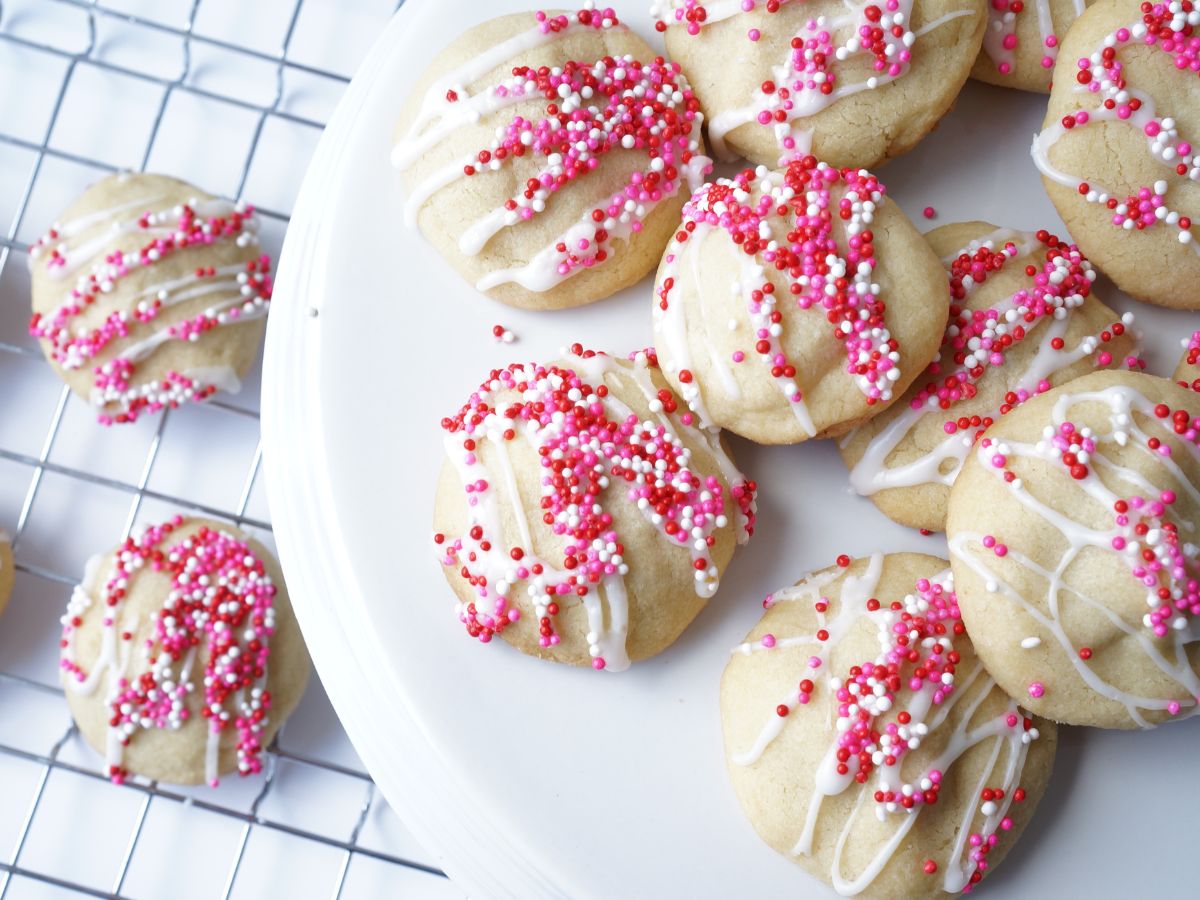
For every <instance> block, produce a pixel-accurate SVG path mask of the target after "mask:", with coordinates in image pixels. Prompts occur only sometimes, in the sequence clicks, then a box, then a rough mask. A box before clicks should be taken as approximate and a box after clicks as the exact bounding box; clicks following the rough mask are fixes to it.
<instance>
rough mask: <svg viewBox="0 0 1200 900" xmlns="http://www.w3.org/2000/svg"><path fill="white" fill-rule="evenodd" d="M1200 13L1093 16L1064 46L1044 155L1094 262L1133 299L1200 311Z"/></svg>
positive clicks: (1040, 161) (1174, 10)
mask: <svg viewBox="0 0 1200 900" xmlns="http://www.w3.org/2000/svg"><path fill="white" fill-rule="evenodd" d="M1186 7H1187V9H1190V8H1191V3H1190V0H1189V2H1187V3H1186ZM1195 16H1196V13H1195V12H1191V13H1188V12H1186V11H1185V10H1184V5H1182V4H1180V3H1178V2H1176V3H1171V4H1162V3H1160V4H1155V5H1154V6H1152V7H1148V11H1147V12H1142V10H1141V7H1140V6H1139V4H1138V3H1136V2H1133V0H1102V2H1099V3H1096V4H1095V5H1094V6H1092V7H1090V8H1089V9H1088V10H1087V11H1086V12H1085V13H1084V14H1083V15H1082V16H1080V17H1079V19H1078V20H1077V21H1076V23H1075V24H1074V25H1072V26H1071V30H1070V31H1069V32H1068V33H1067V36H1066V39H1065V40H1064V41H1063V46H1062V51H1061V53H1060V54H1059V57H1058V62H1057V64H1056V65H1055V69H1054V88H1053V90H1052V91H1051V92H1050V104H1049V108H1048V110H1047V112H1046V120H1045V123H1044V124H1043V126H1042V131H1041V133H1039V134H1038V135H1037V136H1036V137H1035V138H1034V142H1033V151H1032V152H1033V159H1034V162H1035V163H1036V165H1037V166H1038V168H1039V169H1040V170H1041V172H1042V181H1043V183H1044V184H1045V186H1046V190H1047V192H1048V193H1049V195H1050V199H1051V200H1052V201H1053V202H1054V205H1055V207H1056V208H1057V209H1058V212H1059V215H1061V216H1062V219H1063V222H1065V223H1066V226H1067V230H1068V231H1070V233H1071V235H1072V236H1073V237H1074V239H1075V241H1076V243H1078V244H1079V247H1080V249H1082V250H1083V252H1084V253H1085V254H1087V256H1088V258H1089V259H1091V260H1092V262H1093V263H1095V264H1096V265H1097V266H1098V267H1099V268H1100V269H1101V271H1103V272H1104V273H1105V274H1106V275H1108V276H1109V277H1110V278H1111V279H1112V280H1113V281H1115V282H1116V283H1117V286H1118V287H1120V288H1121V290H1123V291H1125V292H1126V293H1128V294H1131V295H1133V296H1134V297H1137V298H1139V299H1141V300H1145V301H1147V302H1149V303H1156V304H1158V305H1160V306H1170V307H1175V308H1179V309H1200V244H1197V243H1196V241H1195V240H1194V237H1195V235H1194V234H1193V231H1192V221H1193V219H1194V218H1195V217H1196V215H1197V214H1200V185H1197V183H1196V182H1197V180H1198V179H1200V159H1198V158H1197V156H1196V154H1195V151H1194V150H1193V144H1192V143H1191V142H1193V141H1197V140H1200V91H1197V90H1196V89H1195V85H1196V73H1195V72H1194V71H1191V68H1190V67H1192V66H1195V65H1197V64H1200V45H1198V44H1197V42H1196V38H1195V37H1194V36H1190V37H1189V36H1188V35H1190V33H1191V31H1192V29H1193V28H1194V25H1188V24H1186V20H1187V19H1188V18H1189V17H1192V18H1195ZM1185 32H1186V33H1185Z"/></svg>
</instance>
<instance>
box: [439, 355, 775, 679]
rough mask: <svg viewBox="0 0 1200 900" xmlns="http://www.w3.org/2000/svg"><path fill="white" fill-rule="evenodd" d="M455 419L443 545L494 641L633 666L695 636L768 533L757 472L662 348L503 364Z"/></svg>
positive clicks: (467, 619)
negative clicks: (738, 561) (697, 406)
mask: <svg viewBox="0 0 1200 900" xmlns="http://www.w3.org/2000/svg"><path fill="white" fill-rule="evenodd" d="M442 428H443V430H444V432H445V434H444V442H445V447H446V462H445V464H444V466H443V467H442V473H441V477H440V479H439V481H438V492H437V501H436V508H435V511H434V531H435V534H434V544H435V549H436V551H437V553H438V556H439V558H440V560H441V562H442V564H443V567H444V568H443V571H444V573H445V575H446V579H447V581H449V583H450V585H451V587H452V588H453V589H454V592H455V594H456V595H457V596H458V600H459V603H458V606H457V615H458V618H459V620H460V621H461V622H462V623H463V625H464V626H465V627H466V630H467V632H468V634H470V635H472V636H473V637H475V638H477V639H479V640H480V641H483V642H485V643H486V642H488V641H490V640H491V639H492V637H493V635H496V634H499V635H500V636H501V637H502V638H504V639H505V640H506V641H508V642H509V643H511V644H512V645H513V646H515V647H517V648H518V649H519V650H521V651H523V652H525V653H530V654H533V655H534V656H540V657H543V658H545V659H552V660H557V661H559V662H568V663H573V664H575V665H587V664H591V665H592V666H593V667H594V668H597V669H604V668H607V669H610V670H613V671H620V670H622V669H624V668H626V667H627V666H628V665H629V663H630V662H631V661H637V660H641V659H645V658H647V657H649V656H653V655H654V654H656V653H658V652H659V651H661V650H663V649H664V648H666V647H667V646H668V645H670V644H671V643H672V642H673V641H674V640H675V639H676V638H677V637H678V636H679V635H680V633H681V632H682V631H683V629H684V628H686V627H687V625H688V623H689V622H691V621H692V619H693V618H694V617H695V616H696V614H697V613H698V612H699V611H700V609H701V608H702V607H703V606H704V603H705V601H706V600H707V599H708V598H709V597H711V596H712V595H713V593H715V591H716V589H717V584H718V581H719V579H720V577H721V575H722V574H723V573H724V571H725V567H726V566H727V565H728V563H729V560H730V557H732V555H733V551H734V546H735V545H736V544H738V543H741V542H743V541H745V540H746V539H747V538H749V536H750V534H751V533H752V532H753V530H754V520H755V501H754V492H755V484H754V482H748V481H746V479H745V478H744V477H743V476H742V475H741V474H740V473H739V472H738V471H737V469H736V468H735V467H734V463H733V460H732V459H730V457H729V455H728V453H727V451H726V450H725V448H724V447H723V446H722V443H721V437H720V434H719V433H718V432H716V431H715V430H708V429H702V428H699V427H697V425H696V423H695V419H694V416H693V414H692V413H691V412H689V411H688V410H687V407H686V406H685V405H684V404H682V403H681V402H679V401H678V400H677V399H676V398H675V396H674V395H673V394H672V393H671V391H670V390H669V389H668V388H667V385H666V382H665V381H664V380H663V378H662V376H661V375H660V374H659V372H658V367H657V361H656V360H655V359H654V357H653V356H652V355H648V353H646V352H642V353H638V354H636V355H634V357H633V358H632V360H620V359H614V358H612V357H609V356H606V355H604V354H596V353H593V352H592V351H590V350H588V351H584V350H583V349H582V348H580V347H579V345H575V346H574V347H573V348H572V351H571V354H570V355H569V357H568V358H567V359H566V360H565V361H560V362H554V363H549V364H546V365H540V364H537V363H526V364H513V365H511V366H508V367H507V368H505V369H497V370H494V371H493V372H492V373H491V375H490V376H489V377H488V379H487V380H486V381H485V382H484V383H483V384H482V385H480V387H479V388H478V390H477V391H476V392H475V393H474V394H472V395H471V398H470V400H469V401H468V402H467V404H466V405H465V406H463V408H462V409H461V410H460V411H459V412H458V413H456V414H455V415H453V416H451V417H448V418H446V419H443V421H442Z"/></svg>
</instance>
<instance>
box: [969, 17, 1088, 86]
mask: <svg viewBox="0 0 1200 900" xmlns="http://www.w3.org/2000/svg"><path fill="white" fill-rule="evenodd" d="M1091 2H1092V0H1036V2H1030V3H1026V2H1025V0H987V14H988V24H987V31H985V32H984V35H983V49H982V50H980V52H979V57H978V59H976V60H975V66H974V68H972V69H971V77H972V78H975V79H978V80H979V81H986V82H988V83H989V84H998V85H1000V86H1001V87H1011V88H1017V89H1019V90H1022V91H1038V92H1040V93H1043V94H1045V93H1049V91H1050V81H1051V73H1052V72H1053V69H1054V63H1055V60H1057V59H1058V48H1059V46H1060V45H1061V44H1062V38H1063V35H1065V34H1066V33H1067V29H1068V28H1070V27H1071V24H1072V23H1073V22H1074V21H1075V20H1076V19H1077V18H1079V16H1081V15H1082V14H1083V11H1084V10H1085V9H1087V7H1088V5H1089V4H1090V3H1091Z"/></svg>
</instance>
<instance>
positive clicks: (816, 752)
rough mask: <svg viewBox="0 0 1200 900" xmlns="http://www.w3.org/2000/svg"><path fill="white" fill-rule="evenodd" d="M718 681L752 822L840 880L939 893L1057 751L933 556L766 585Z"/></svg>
mask: <svg viewBox="0 0 1200 900" xmlns="http://www.w3.org/2000/svg"><path fill="white" fill-rule="evenodd" d="M763 605H764V606H765V607H766V609H767V611H766V613H765V614H764V615H763V617H762V619H761V620H760V621H759V623H758V624H757V625H756V626H755V627H754V629H753V630H752V631H751V632H750V633H749V634H748V635H747V636H746V642H745V643H743V644H741V645H740V646H738V647H736V648H734V651H733V657H732V659H731V660H730V662H729V665H728V666H727V667H726V669H725V675H724V678H723V679H722V681H721V717H722V722H723V725H724V732H725V752H726V758H727V761H728V764H729V771H730V775H731V777H732V779H733V786H734V790H735V791H736V793H737V795H738V799H739V800H740V801H741V804H742V807H743V809H744V810H745V812H746V815H747V816H748V817H749V819H750V821H751V823H752V824H753V825H754V827H755V829H756V830H757V831H758V833H759V835H760V836H761V837H762V838H763V840H765V841H766V842H767V843H768V844H770V845H771V846H772V847H774V848H775V849H776V850H777V851H779V852H780V853H781V854H783V855H784V856H787V857H788V858H789V859H792V860H793V861H794V862H796V863H797V864H798V865H800V866H802V867H803V868H804V869H805V870H807V871H808V872H810V873H811V874H813V875H815V876H816V877H818V878H820V879H822V880H823V881H826V882H828V883H829V884H831V885H832V886H833V887H834V889H835V890H836V891H837V892H838V893H839V894H843V895H846V896H852V895H853V896H861V897H867V898H892V897H906V898H921V897H930V898H933V897H941V896H944V893H945V892H950V893H957V892H959V891H962V890H967V889H970V888H971V887H973V886H974V885H975V884H976V883H977V882H978V881H979V880H980V879H981V878H983V876H984V875H985V874H986V873H988V872H990V871H991V870H992V869H994V868H995V867H996V865H998V864H999V863H1000V861H1001V860H1002V859H1003V857H1004V856H1005V854H1007V853H1008V851H1009V849H1010V848H1011V847H1012V845H1013V842H1014V841H1015V840H1016V839H1017V838H1018V837H1019V835H1020V833H1021V831H1022V830H1023V829H1024V828H1025V826H1026V824H1027V823H1028V822H1029V819H1030V817H1031V816H1032V815H1033V812H1034V808H1035V807H1036V806H1037V803H1038V800H1039V799H1040V798H1041V796H1042V793H1043V792H1044V791H1045V788H1046V783H1047V780H1048V779H1049V777H1050V770H1051V768H1052V766H1053V762H1054V751H1055V745H1056V741H1057V732H1056V729H1055V726H1054V725H1053V723H1050V722H1043V721H1041V720H1038V719H1033V718H1031V717H1030V716H1029V715H1028V714H1026V713H1024V712H1023V711H1022V710H1021V709H1020V708H1019V707H1018V706H1017V704H1016V702H1014V701H1013V700H1011V699H1010V698H1009V697H1008V696H1007V695H1006V694H1005V693H1004V692H1003V691H1001V690H1000V689H999V688H997V687H996V684H995V682H994V681H992V679H991V678H989V677H988V674H987V672H986V671H984V668H983V665H982V664H981V663H980V661H979V659H977V658H976V656H975V653H974V652H973V651H972V648H971V641H970V639H969V638H968V636H967V634H966V633H965V631H964V628H963V623H962V620H961V619H960V618H959V612H958V607H957V603H956V601H955V594H954V583H953V578H952V576H951V574H950V571H949V569H948V564H947V563H946V562H945V560H941V559H937V558H936V557H932V556H925V555H923V554H918V553H894V554H889V555H886V556H885V555H883V554H880V553H877V554H875V555H874V556H872V557H870V558H869V559H859V560H853V561H852V560H850V559H849V557H841V558H839V560H838V564H837V565H835V566H831V567H829V568H828V569H823V570H821V571H819V572H814V573H812V574H811V575H808V576H806V577H805V578H803V579H801V580H800V581H799V582H798V583H797V584H796V586H795V587H791V588H786V589H784V590H782V591H778V592H776V593H775V594H773V595H771V596H768V597H767V599H766V600H765V601H764V603H763Z"/></svg>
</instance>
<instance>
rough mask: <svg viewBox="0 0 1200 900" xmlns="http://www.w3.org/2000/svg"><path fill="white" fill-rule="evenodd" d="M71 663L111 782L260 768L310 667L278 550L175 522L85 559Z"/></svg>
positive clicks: (70, 674) (66, 682)
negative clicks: (276, 555)
mask: <svg viewBox="0 0 1200 900" xmlns="http://www.w3.org/2000/svg"><path fill="white" fill-rule="evenodd" d="M61 669H62V672H61V674H62V682H63V686H64V687H65V689H66V695H67V702H68V704H69V705H70V707H71V714H72V715H73V716H74V717H75V723H76V724H77V725H78V726H79V730H80V732H81V733H82V734H83V736H84V738H86V739H87V742H88V743H89V744H91V745H92V746H93V747H94V748H95V749H96V750H97V751H99V752H100V753H103V754H104V755H105V763H106V765H107V767H108V774H109V776H110V777H111V778H112V779H113V780H114V781H117V782H121V781H123V780H124V779H125V778H127V777H128V776H130V775H140V776H142V777H144V778H151V779H156V780H159V781H166V782H170V783H173V784H200V783H208V784H215V783H216V782H217V779H218V778H219V777H220V776H222V775H226V774H229V773H231V772H235V771H236V772H237V773H238V774H240V775H250V774H253V773H256V772H258V771H260V770H261V769H262V764H263V761H262V752H263V750H264V749H265V748H266V747H267V746H268V745H269V744H270V743H271V739H272V738H273V737H274V736H275V733H276V732H277V731H278V730H279V728H280V727H281V726H282V725H283V722H284V720H285V719H287V717H288V716H289V715H290V714H291V712H292V710H293V709H295V707H296V704H297V703H298V702H299V701H300V697H301V695H303V693H304V688H305V686H306V685H307V683H308V673H309V662H308V652H307V651H306V650H305V648H304V640H303V638H301V636H300V628H299V625H297V623H296V617H295V616H294V615H293V614H292V607H291V604H290V603H289V602H288V597H287V591H286V589H285V588H284V584H283V576H282V574H281V572H280V570H279V564H278V563H277V562H276V561H275V559H274V558H273V557H272V556H271V554H270V553H269V552H268V551H267V549H266V548H265V547H263V546H262V544H260V543H259V542H258V541H256V540H254V539H253V538H250V537H247V536H246V535H245V534H243V533H242V532H241V531H240V530H239V529H237V528H234V527H233V526H232V525H226V524H223V523H218V522H210V521H207V520H205V519H194V518H187V519H185V518H183V517H180V516H176V517H175V518H174V519H172V520H171V521H170V522H167V523H166V524H164V525H159V526H154V527H151V528H147V529H145V530H144V531H142V532H141V533H138V534H136V535H135V536H134V537H132V538H130V539H128V540H126V541H125V542H124V543H123V544H121V545H120V546H119V547H117V548H116V549H115V550H114V551H113V552H111V553H108V554H105V555H103V556H97V557H94V558H93V559H92V560H91V561H90V562H89V563H88V566H87V572H86V573H85V575H84V578H83V582H82V584H80V585H79V587H77V588H76V589H75V593H74V595H73V596H72V598H71V602H70V604H69V605H68V607H67V613H66V615H65V616H64V617H63V637H62V661H61Z"/></svg>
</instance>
